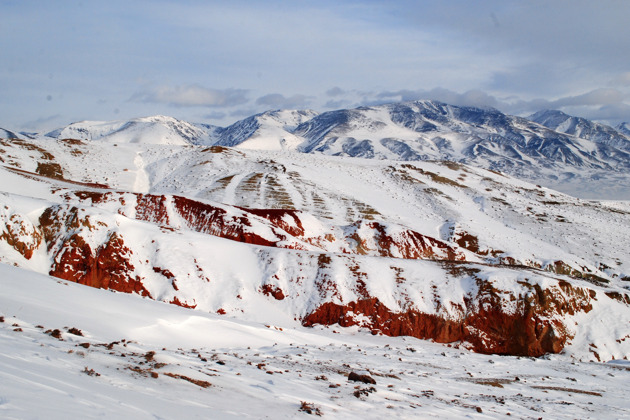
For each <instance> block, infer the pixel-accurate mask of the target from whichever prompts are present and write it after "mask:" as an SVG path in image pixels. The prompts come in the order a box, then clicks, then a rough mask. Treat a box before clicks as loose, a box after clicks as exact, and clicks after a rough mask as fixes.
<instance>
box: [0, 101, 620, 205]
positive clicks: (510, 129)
mask: <svg viewBox="0 0 630 420" xmlns="http://www.w3.org/2000/svg"><path fill="white" fill-rule="evenodd" d="M3 133H4V137H7V138H10V137H16V138H34V137H36V136H37V135H34V134H32V133H29V134H26V133H25V134H22V133H16V132H15V131H10V130H4V131H3ZM39 136H40V137H49V138H55V139H63V138H75V139H82V140H99V141H103V142H109V143H128V142H132V143H136V142H139V143H158V144H172V145H186V144H189V145H208V146H211V145H218V146H227V147H236V148H240V149H253V150H269V151H274V150H275V151H279V150H293V151H298V152H302V153H310V154H313V153H315V154H326V155H332V156H350V157H359V158H366V159H379V160H396V161H420V160H448V161H453V162H458V163H464V164H469V165H473V166H476V167H481V168H485V169H490V170H495V171H500V172H502V173H505V174H508V175H512V176H515V177H518V178H520V179H524V180H528V181H530V182H532V183H535V184H540V185H544V186H547V187H550V188H554V189H557V190H559V191H562V192H565V193H568V194H571V195H574V196H578V197H581V198H599V199H630V182H629V181H630V178H629V175H628V174H629V173H630V172H629V171H628V170H629V169H630V134H629V133H628V127H627V123H624V124H620V125H619V126H618V127H617V128H613V127H610V126H607V125H603V124H599V123H596V122H592V121H589V120H586V119H584V118H578V117H571V116H569V115H566V114H564V113H562V112H561V111H540V112H537V113H535V114H533V115H531V116H530V117H529V118H522V117H516V116H512V115H507V114H504V113H501V112H500V111H498V110H496V109H481V108H473V107H461V106H454V105H448V104H445V103H441V102H436V101H415V102H404V103H394V104H386V105H378V106H372V107H360V108H356V109H343V110H337V111H330V112H324V113H316V112H314V111H310V110H296V111H287V110H285V111H267V112H264V113H261V114H256V115H253V116H251V117H248V118H246V119H244V120H241V121H238V122H236V123H234V124H232V125H230V126H228V127H217V126H212V125H207V124H192V123H188V122H185V121H180V120H176V119H174V118H171V117H163V116H156V117H146V118H137V119H133V120H129V121H116V122H90V121H84V122H79V123H74V124H70V125H69V126H67V127H62V128H59V129H57V130H53V131H51V132H49V133H46V134H45V135H39Z"/></svg>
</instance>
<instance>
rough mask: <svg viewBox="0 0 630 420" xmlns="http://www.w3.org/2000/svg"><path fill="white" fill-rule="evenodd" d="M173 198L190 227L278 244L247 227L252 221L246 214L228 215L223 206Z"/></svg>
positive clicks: (260, 243) (266, 244) (217, 234)
mask: <svg viewBox="0 0 630 420" xmlns="http://www.w3.org/2000/svg"><path fill="white" fill-rule="evenodd" d="M173 200H174V205H175V209H176V211H177V213H178V214H179V215H180V216H181V217H182V218H184V220H186V222H187V224H188V227H189V228H190V229H193V230H195V231H197V232H202V233H207V234H210V235H214V236H219V237H221V238H226V239H232V240H234V241H238V242H245V243H248V244H254V245H264V246H275V245H276V243H275V242H272V241H269V240H267V239H265V238H263V237H261V236H260V235H257V234H256V233H254V232H251V231H249V230H248V229H247V228H248V227H251V223H250V221H249V219H248V218H247V216H246V215H244V214H243V215H240V216H228V214H227V211H225V210H224V209H222V208H219V207H215V206H212V205H210V204H206V203H201V202H199V201H195V200H191V199H189V198H185V197H179V196H174V197H173Z"/></svg>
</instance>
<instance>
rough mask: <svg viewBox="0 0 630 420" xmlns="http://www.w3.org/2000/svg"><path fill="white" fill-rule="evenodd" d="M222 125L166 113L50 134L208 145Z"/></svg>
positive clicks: (83, 125) (83, 123)
mask: <svg viewBox="0 0 630 420" xmlns="http://www.w3.org/2000/svg"><path fill="white" fill-rule="evenodd" d="M217 128H218V127H214V126H210V125H202V124H190V123H187V122H185V121H181V120H177V119H175V118H172V117H166V116H153V117H143V118H134V119H132V120H128V121H81V122H76V123H73V124H70V125H68V126H66V127H63V128H59V129H56V130H53V131H51V132H49V133H46V135H45V136H46V137H51V138H54V139H77V140H99V141H104V142H108V143H147V144H176V145H187V144H208V143H210V139H211V138H212V136H213V134H214V133H215V131H216V130H217Z"/></svg>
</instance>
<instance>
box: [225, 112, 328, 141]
mask: <svg viewBox="0 0 630 420" xmlns="http://www.w3.org/2000/svg"><path fill="white" fill-rule="evenodd" d="M316 115H317V113H316V112H315V111H311V110H304V111H288V110H285V111H281V110H276V111H267V112H263V113H261V114H256V115H253V116H251V117H249V118H246V119H244V120H241V121H238V122H236V123H234V124H232V125H230V126H229V127H226V128H223V129H220V130H219V131H218V132H217V137H216V138H217V140H216V142H215V143H216V144H217V145H219V146H239V145H240V146H241V147H245V148H250V149H265V150H270V149H287V148H288V149H295V148H296V147H297V146H298V145H299V144H300V143H302V141H303V139H302V138H300V137H298V136H295V135H294V134H293V131H294V130H295V129H296V127H297V126H299V125H300V124H301V123H303V122H305V121H307V120H310V119H311V118H313V117H315V116H316Z"/></svg>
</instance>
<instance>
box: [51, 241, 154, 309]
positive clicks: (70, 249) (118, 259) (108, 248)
mask: <svg viewBox="0 0 630 420" xmlns="http://www.w3.org/2000/svg"><path fill="white" fill-rule="evenodd" d="M131 254H132V252H131V250H130V249H129V248H128V247H126V246H125V244H124V242H123V240H122V238H121V237H120V236H118V235H117V234H116V233H112V234H111V235H110V237H109V239H108V240H107V242H106V243H105V244H103V245H101V246H100V247H98V248H97V249H96V251H94V252H93V251H92V249H91V248H90V246H89V245H88V244H87V243H85V241H84V240H83V238H82V237H81V236H80V235H78V234H74V235H72V236H71V237H70V238H69V239H68V240H67V241H64V242H63V244H62V245H61V248H60V250H59V252H58V253H57V255H55V256H54V262H53V265H52V267H51V270H50V272H49V274H50V275H51V276H53V277H58V278H61V279H64V280H69V281H73V282H76V283H79V284H85V285H86V286H91V287H96V288H99V289H112V290H117V291H119V292H124V293H138V294H140V295H142V296H148V297H151V294H150V293H149V291H148V290H147V289H146V288H145V287H144V285H143V284H142V280H141V279H140V278H139V277H137V276H134V275H133V270H134V267H133V265H132V264H131V262H130V261H129V256H130V255H131Z"/></svg>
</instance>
